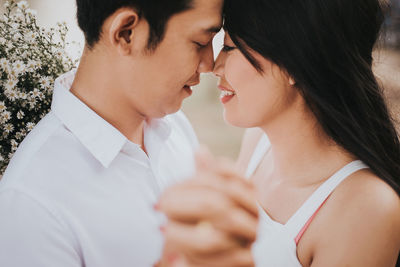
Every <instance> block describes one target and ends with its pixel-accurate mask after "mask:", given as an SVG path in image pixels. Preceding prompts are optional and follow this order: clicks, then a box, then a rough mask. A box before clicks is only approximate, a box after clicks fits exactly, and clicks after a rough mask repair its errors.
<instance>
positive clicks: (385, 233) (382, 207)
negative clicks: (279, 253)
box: [310, 169, 400, 266]
mask: <svg viewBox="0 0 400 267" xmlns="http://www.w3.org/2000/svg"><path fill="white" fill-rule="evenodd" d="M320 212H321V214H319V216H317V217H316V218H315V227H314V229H313V233H311V235H314V240H315V242H314V253H313V254H314V257H313V258H314V260H313V262H314V264H315V265H316V266H318V263H320V264H321V263H322V262H326V260H327V259H328V260H329V261H328V262H331V263H332V265H329V266H340V265H341V264H350V265H351V266H394V262H395V260H396V259H397V255H398V252H399V249H400V198H399V196H398V194H397V193H396V192H395V191H394V190H393V188H392V187H390V186H389V185H388V184H387V183H386V182H384V181H383V180H382V179H380V178H379V177H377V176H376V175H375V174H373V173H372V172H371V171H370V170H368V169H366V170H361V171H358V172H356V173H354V174H353V175H351V176H350V177H348V178H347V179H346V180H345V181H343V182H342V183H341V184H340V185H339V186H338V187H337V188H336V190H335V191H334V192H333V193H332V195H331V197H330V198H329V199H328V201H327V202H326V207H324V208H323V209H321V211H320ZM318 217H319V218H318ZM310 228H311V226H310ZM318 231H319V233H321V231H323V235H321V234H316V233H317V232H318ZM335 264H336V265H335ZM325 266H328V265H325Z"/></svg>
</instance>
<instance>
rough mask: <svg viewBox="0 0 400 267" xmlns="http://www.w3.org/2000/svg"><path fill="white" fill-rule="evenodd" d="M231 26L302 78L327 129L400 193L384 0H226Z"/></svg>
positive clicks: (240, 41)
mask: <svg viewBox="0 0 400 267" xmlns="http://www.w3.org/2000/svg"><path fill="white" fill-rule="evenodd" d="M224 16H225V24H224V28H225V30H226V31H227V32H228V33H229V34H230V36H231V38H232V40H233V42H234V43H235V45H236V46H237V47H238V48H239V49H240V51H241V52H242V53H243V54H244V55H245V56H246V58H247V59H248V60H249V61H250V63H252V64H253V66H254V67H255V68H256V69H257V70H258V71H259V72H262V71H263V70H262V68H261V67H260V64H259V63H258V62H257V61H256V60H255V58H254V57H253V56H252V54H251V52H250V51H255V52H257V53H259V54H260V55H262V56H263V57H265V58H267V59H269V60H271V61H272V62H274V63H275V64H277V65H278V66H279V67H281V68H282V69H284V70H286V71H287V73H288V74H289V75H290V76H291V77H292V78H293V79H294V80H295V81H296V86H297V88H298V89H299V90H300V91H301V93H302V95H303V97H304V98H305V100H306V102H307V104H308V106H309V107H310V109H311V110H312V112H313V114H314V115H315V117H316V118H317V120H318V122H319V124H320V125H321V126H322V128H323V130H324V131H325V133H326V134H327V135H328V136H329V137H330V138H332V139H333V140H334V141H335V142H336V143H337V144H338V145H340V146H342V147H343V148H344V149H346V150H347V151H349V152H350V153H351V154H353V155H355V156H356V157H357V158H359V159H360V160H362V161H363V162H364V163H365V164H367V165H368V166H369V167H370V168H371V170H372V171H373V172H374V173H375V174H376V175H377V176H378V177H380V178H381V179H382V180H384V181H385V182H386V183H388V184H389V185H390V186H391V187H392V188H393V189H394V190H395V191H396V192H397V194H399V195H400V188H399V184H400V143H399V138H398V135H397V133H396V129H395V127H394V123H393V121H392V119H391V116H390V114H389V111H388V108H387V106H386V104H385V101H384V98H383V92H382V90H381V88H380V86H379V85H378V83H377V81H376V79H375V76H374V74H373V72H372V61H373V60H372V50H373V48H374V45H375V43H376V41H377V39H378V36H379V32H380V28H381V24H382V22H383V19H384V16H383V10H382V6H381V4H380V2H379V0H318V1H316V0H251V1H243V0H226V1H225V7H224Z"/></svg>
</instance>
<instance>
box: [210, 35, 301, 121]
mask: <svg viewBox="0 0 400 267" xmlns="http://www.w3.org/2000/svg"><path fill="white" fill-rule="evenodd" d="M252 55H253V56H254V58H255V59H256V60H258V61H259V62H260V64H261V66H262V68H263V73H260V72H258V71H257V70H256V69H255V68H254V67H253V65H251V64H250V62H249V61H248V60H247V59H246V57H245V56H244V55H243V54H242V53H241V52H240V51H239V49H237V48H236V46H235V45H234V43H233V42H232V40H231V38H230V36H229V34H228V33H225V40H224V48H223V50H222V51H221V53H220V54H219V56H218V58H217V60H216V63H215V68H214V74H215V75H216V76H218V77H219V78H220V85H219V89H220V90H221V102H222V103H223V105H224V118H225V120H226V121H227V122H228V123H230V124H232V125H234V126H237V127H243V128H251V127H263V126H267V125H268V124H270V123H273V122H274V121H276V120H277V119H279V118H284V117H285V114H290V113H291V112H293V110H294V109H298V108H299V105H302V104H303V103H304V101H303V98H302V97H301V95H300V93H299V91H298V90H297V89H296V88H295V86H294V82H292V79H290V77H289V76H288V75H287V74H286V73H285V72H284V71H282V70H281V69H280V68H279V67H278V66H277V65H275V64H274V63H272V62H271V61H269V60H267V59H265V58H263V57H262V56H261V55H259V54H257V53H255V52H252ZM286 117H288V116H286ZM289 117H290V116H289Z"/></svg>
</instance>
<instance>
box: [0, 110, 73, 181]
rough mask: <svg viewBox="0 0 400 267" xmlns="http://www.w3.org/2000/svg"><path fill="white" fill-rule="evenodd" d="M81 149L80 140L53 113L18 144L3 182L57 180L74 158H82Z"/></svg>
mask: <svg viewBox="0 0 400 267" xmlns="http://www.w3.org/2000/svg"><path fill="white" fill-rule="evenodd" d="M80 150H81V146H80V144H79V142H77V140H76V139H75V138H74V136H73V135H72V134H71V133H70V132H69V131H68V130H67V129H66V128H65V127H64V125H63V124H62V123H61V122H60V121H59V120H58V118H57V117H56V116H55V115H54V114H53V113H52V112H50V113H49V114H47V115H46V116H45V117H44V118H43V119H42V120H41V121H40V122H39V123H38V124H37V126H36V127H35V128H34V129H33V130H32V131H31V132H30V133H29V134H28V135H27V136H26V138H25V139H24V141H23V142H22V143H21V145H20V146H19V147H18V149H17V151H16V153H15V154H14V156H13V158H12V159H11V161H10V164H9V165H8V167H7V169H6V171H5V173H4V176H3V178H2V180H1V185H2V186H3V187H4V186H5V185H6V184H14V185H16V184H25V185H26V184H31V183H32V184H40V183H45V182H46V180H51V179H53V180H54V179H56V178H57V177H60V176H62V175H63V174H64V173H65V170H67V168H68V167H67V166H68V164H69V162H70V159H71V157H79V154H80V153H79V152H80Z"/></svg>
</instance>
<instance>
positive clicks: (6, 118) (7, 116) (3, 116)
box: [1, 111, 11, 123]
mask: <svg viewBox="0 0 400 267" xmlns="http://www.w3.org/2000/svg"><path fill="white" fill-rule="evenodd" d="M9 120H11V113H10V112H9V111H4V112H3V113H1V123H6V122H8V121H9Z"/></svg>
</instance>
